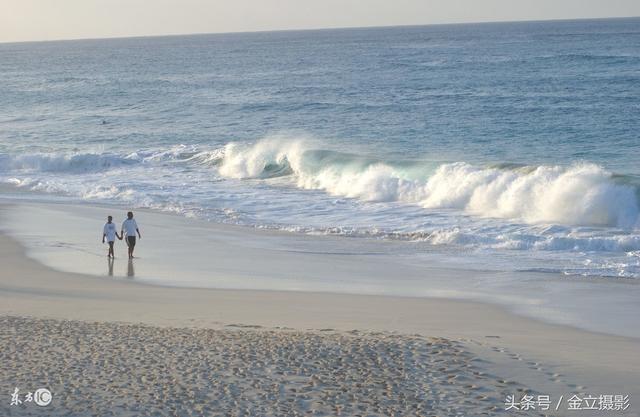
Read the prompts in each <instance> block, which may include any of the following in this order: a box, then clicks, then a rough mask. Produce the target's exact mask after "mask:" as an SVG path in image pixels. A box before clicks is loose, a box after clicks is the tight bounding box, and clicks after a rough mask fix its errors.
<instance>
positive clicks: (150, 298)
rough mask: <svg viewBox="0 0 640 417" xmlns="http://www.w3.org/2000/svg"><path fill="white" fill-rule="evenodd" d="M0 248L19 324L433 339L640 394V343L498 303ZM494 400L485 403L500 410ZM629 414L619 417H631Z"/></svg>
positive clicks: (558, 387)
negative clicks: (140, 268) (282, 286)
mask: <svg viewBox="0 0 640 417" xmlns="http://www.w3.org/2000/svg"><path fill="white" fill-rule="evenodd" d="M0 248H1V249H2V250H0V261H2V263H3V265H5V267H4V268H2V270H1V271H0V315H2V316H3V317H8V318H11V317H15V319H10V320H22V319H19V318H18V317H25V318H27V319H25V320H27V322H28V323H27V327H29V326H35V327H38V326H39V325H38V324H37V323H39V320H51V319H53V320H54V321H60V320H62V323H67V321H69V322H68V325H69V326H71V327H73V328H76V327H82V326H84V324H82V323H88V324H87V325H89V324H90V323H97V324H96V325H98V324H99V323H106V324H112V325H122V326H136V325H146V326H152V327H157V326H160V327H158V328H164V329H169V331H173V330H171V329H196V330H197V329H208V330H215V331H222V332H227V331H237V330H243V331H253V332H255V331H257V332H263V331H267V332H276V333H278V332H291V331H293V332H303V333H305V332H307V333H308V332H311V333H314V334H315V333H320V334H324V332H331V333H336V334H346V333H349V332H355V334H357V333H358V332H361V333H363V334H364V333H367V334H370V333H371V334H374V335H375V334H377V333H381V334H384V335H395V336H397V337H411V336H412V335H414V336H416V337H418V336H417V335H420V337H439V338H444V339H446V341H450V342H452V343H459V344H460V345H461V346H462V347H463V349H464V351H465V352H468V353H469V354H470V355H473V356H474V357H477V358H479V360H481V363H482V371H481V372H483V373H486V374H488V375H492V376H495V377H496V378H497V379H500V380H509V381H517V383H518V385H517V386H518V387H519V388H521V389H522V390H525V391H531V392H534V391H535V392H538V393H544V394H550V395H555V394H558V395H560V394H566V393H570V392H575V393H585V394H607V393H616V394H617V393H624V394H629V395H630V396H631V398H632V404H633V398H638V397H640V384H639V383H638V380H637V375H638V373H639V372H640V360H638V358H637V352H638V349H639V348H640V340H638V339H634V338H625V337H619V336H611V335H606V334H598V333H594V332H587V331H583V330H580V329H576V328H572V327H567V326H559V325H553V324H548V323H544V322H540V321H537V320H533V319H529V318H525V317H520V316H517V315H514V314H512V313H509V312H507V311H506V310H505V309H504V308H501V307H498V306H493V305H487V304H483V303H477V302H471V301H461V300H447V299H434V298H410V297H390V296H367V295H348V294H327V293H305V292H293V291H290V292H282V291H252V290H224V289H223V290H213V289H192V288H169V287H160V286H154V285H149V284H146V283H139V282H131V281H123V280H114V279H109V278H101V277H94V276H88V275H82V274H73V273H66V272H59V271H55V270H52V269H50V268H48V267H46V266H44V265H42V264H39V263H38V262H36V261H34V260H32V259H30V258H28V257H27V256H26V255H25V252H24V248H23V247H22V246H20V245H19V244H18V243H17V242H15V241H14V240H13V239H11V238H10V237H6V236H3V239H2V242H1V243H0ZM29 320H32V321H29ZM49 325H56V324H55V323H53V324H47V326H49ZM127 328H128V327H127ZM5 330H6V329H5ZM176 331H178V330H176ZM307 333H305V334H307ZM4 337H7V336H6V334H5V336H4ZM305 337H306V336H305ZM381 337H382V336H381ZM385 337H386V336H385ZM116 338H117V336H116ZM87 343H89V342H87ZM7 375H9V374H7ZM3 383H4V384H9V385H10V384H11V381H3ZM499 386H500V387H502V388H501V389H502V390H503V391H504V392H501V393H500V394H502V395H504V396H506V395H508V394H510V393H511V392H509V389H510V387H511V386H510V385H499ZM515 386H516V385H513V387H515ZM495 395H497V394H494V397H495ZM495 398H497V397H495ZM495 398H494V403H493V405H492V406H494V407H498V408H497V409H498V410H501V407H502V405H501V404H496V403H495ZM632 410H636V408H635V407H633V406H632ZM633 413H637V412H636V411H632V412H631V413H626V414H624V413H618V414H617V415H630V416H633V415H637V414H633ZM569 414H570V412H569ZM554 415H564V414H563V413H558V414H554ZM600 415H602V413H600Z"/></svg>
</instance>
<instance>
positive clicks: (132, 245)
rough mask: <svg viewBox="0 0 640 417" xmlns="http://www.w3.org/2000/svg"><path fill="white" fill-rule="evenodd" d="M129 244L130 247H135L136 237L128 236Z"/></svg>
mask: <svg viewBox="0 0 640 417" xmlns="http://www.w3.org/2000/svg"><path fill="white" fill-rule="evenodd" d="M127 244H128V245H129V246H130V247H134V246H135V245H136V237H135V236H127Z"/></svg>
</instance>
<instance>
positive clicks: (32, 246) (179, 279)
mask: <svg viewBox="0 0 640 417" xmlns="http://www.w3.org/2000/svg"><path fill="white" fill-rule="evenodd" d="M119 210H121V211H123V212H124V211H125V209H124V208H122V207H120V206H96V205H92V204H81V205H70V204H68V203H64V202H57V203H51V202H33V201H26V202H25V201H19V200H13V201H11V202H8V201H7V200H4V202H2V203H0V233H4V234H7V233H9V234H10V235H11V236H13V237H14V238H17V239H18V240H19V241H20V244H21V245H23V246H25V248H26V249H25V250H26V251H27V254H28V256H29V257H30V258H32V259H34V261H36V262H39V263H42V264H44V265H46V266H48V267H49V268H52V269H55V270H57V271H62V272H65V273H76V274H81V275H92V276H98V277H103V278H111V279H113V280H124V281H133V282H136V283H144V284H150V285H153V286H159V287H164V288H169V289H180V288H191V289H207V288H208V289H215V290H253V291H275V292H279V291H284V292H298V293H324V294H329V295H336V296H338V295H347V296H350V295H353V296H357V295H364V296H379V297H387V296H389V297H399V298H430V299H444V300H462V301H469V302H472V303H473V302H477V303H482V304H487V305H491V306H497V307H499V308H501V309H504V310H506V311H508V312H509V313H510V314H516V315H518V316H522V317H528V318H532V319H534V320H540V321H543V322H546V323H551V324H555V325H564V326H570V327H573V328H577V329H583V330H585V331H588V332H596V333H602V334H612V335H619V336H623V337H633V338H637V339H640V328H638V327H637V326H636V325H635V322H634V316H636V315H640V305H638V304H637V302H636V300H637V299H638V297H640V285H638V284H637V283H636V282H634V281H633V280H622V281H620V280H609V279H604V278H589V277H571V276H561V275H559V274H551V273H540V272H508V271H490V270H473V269H465V265H451V263H449V262H447V259H446V258H444V259H442V258H441V257H440V255H439V254H438V253H435V254H431V253H425V254H423V253H420V254H419V255H416V252H415V250H414V249H413V248H412V244H411V243H407V242H397V241H391V242H389V241H377V240H368V239H355V238H354V239H350V238H343V237H335V236H313V235H307V234H301V233H291V232H283V231H279V230H275V231H274V230H264V229H253V228H247V227H244V226H237V225H229V224H218V223H212V222H208V221H204V220H199V219H190V218H184V217H182V216H178V215H175V214H171V213H164V212H157V211H154V210H149V209H142V210H139V211H137V213H138V214H139V215H140V216H141V217H138V218H139V219H141V221H142V223H141V229H142V232H143V239H142V240H141V242H140V245H138V248H137V251H136V255H137V256H141V257H140V258H138V259H135V260H134V261H133V262H129V261H128V260H127V259H123V258H122V255H123V254H124V255H125V256H126V254H125V253H123V251H126V248H125V246H124V244H123V243H122V242H119V241H118V242H116V257H117V259H116V260H114V261H109V262H106V263H105V256H104V255H105V253H106V249H105V246H104V245H100V244H99V238H100V236H98V233H101V223H100V219H101V218H103V217H106V215H107V214H117V213H118V211H119ZM115 222H116V223H117V224H118V223H119V219H118V218H117V216H116V220H115ZM18 225H19V226H18ZM98 228H99V229H100V230H98ZM94 229H95V233H94ZM103 251H105V253H103ZM247 260H250V262H247Z"/></svg>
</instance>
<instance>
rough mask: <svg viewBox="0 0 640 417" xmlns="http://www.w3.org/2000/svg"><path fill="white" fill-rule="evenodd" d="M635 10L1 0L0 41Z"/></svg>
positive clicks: (471, 3)
mask: <svg viewBox="0 0 640 417" xmlns="http://www.w3.org/2000/svg"><path fill="white" fill-rule="evenodd" d="M628 16H640V0H0V42H18V41H36V40H55V39H83V38H110V37H126V36H155V35H172V34H189V33H218V32H247V31H264V30H288V29H315V28H336V27H361V26H395V25H421V24H437V23H464V22H487V21H513V20H547V19H577V18H597V17H628Z"/></svg>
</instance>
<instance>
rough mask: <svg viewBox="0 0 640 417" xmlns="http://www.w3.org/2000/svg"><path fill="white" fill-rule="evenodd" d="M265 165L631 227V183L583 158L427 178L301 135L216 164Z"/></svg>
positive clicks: (436, 202) (313, 185)
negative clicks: (329, 150)
mask: <svg viewBox="0 0 640 417" xmlns="http://www.w3.org/2000/svg"><path fill="white" fill-rule="evenodd" d="M269 171H276V172H284V171H286V172H289V171H290V173H291V174H292V175H293V176H294V177H295V181H296V183H297V185H298V186H299V187H301V188H306V189H320V190H324V191H326V192H328V193H330V194H332V195H336V196H343V197H348V198H357V199H360V200H363V201H376V202H403V203H408V204H417V205H420V206H422V207H425V208H430V209H433V208H439V209H443V208H444V209H458V210H464V211H466V212H468V213H470V214H474V215H478V216H483V217H494V218H503V219H514V220H518V221H523V222H526V223H529V224H536V223H559V224H564V225H584V226H615V227H621V228H627V229H628V228H634V227H637V226H638V211H639V208H638V197H637V190H636V189H635V187H634V186H632V185H628V184H619V183H617V182H616V181H615V179H614V178H613V175H612V174H611V173H610V172H608V171H607V170H605V169H603V168H602V167H600V166H598V165H595V164H589V163H580V164H574V165H571V166H566V167H565V166H537V167H520V168H492V167H480V166H474V165H471V164H468V163H464V162H456V163H448V164H442V165H440V166H439V167H438V168H437V169H436V170H435V172H433V174H432V175H430V176H428V177H412V175H411V171H412V170H411V169H410V167H409V168H408V167H407V166H406V165H405V166H398V165H393V164H391V163H385V162H382V161H366V160H362V159H351V160H349V159H347V160H345V158H331V157H327V155H326V153H325V152H321V151H316V150H313V149H311V148H308V147H307V146H305V144H304V142H300V141H293V142H288V141H282V140H264V141H261V142H258V143H256V144H254V145H252V146H246V145H239V144H229V145H227V147H226V148H225V152H224V155H223V156H222V162H221V165H220V170H219V172H220V174H222V175H223V176H225V177H229V178H265V177H268V176H269Z"/></svg>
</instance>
